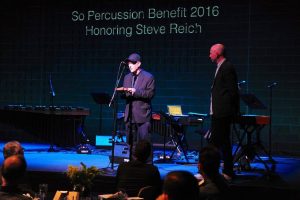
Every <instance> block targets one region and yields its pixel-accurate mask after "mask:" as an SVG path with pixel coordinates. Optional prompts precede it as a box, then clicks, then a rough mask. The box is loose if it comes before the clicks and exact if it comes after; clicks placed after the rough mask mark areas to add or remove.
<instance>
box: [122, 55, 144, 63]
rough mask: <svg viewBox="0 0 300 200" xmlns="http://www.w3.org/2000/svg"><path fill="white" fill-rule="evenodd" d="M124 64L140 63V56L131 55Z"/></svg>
mask: <svg viewBox="0 0 300 200" xmlns="http://www.w3.org/2000/svg"><path fill="white" fill-rule="evenodd" d="M126 62H132V63H136V62H141V56H140V55H139V54H138V53H132V54H130V55H129V56H128V58H126Z"/></svg>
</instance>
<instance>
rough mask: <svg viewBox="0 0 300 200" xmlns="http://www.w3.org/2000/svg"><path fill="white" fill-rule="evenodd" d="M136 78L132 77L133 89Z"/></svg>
mask: <svg viewBox="0 0 300 200" xmlns="http://www.w3.org/2000/svg"><path fill="white" fill-rule="evenodd" d="M136 79H137V76H133V77H132V87H133V88H134V85H135V82H136Z"/></svg>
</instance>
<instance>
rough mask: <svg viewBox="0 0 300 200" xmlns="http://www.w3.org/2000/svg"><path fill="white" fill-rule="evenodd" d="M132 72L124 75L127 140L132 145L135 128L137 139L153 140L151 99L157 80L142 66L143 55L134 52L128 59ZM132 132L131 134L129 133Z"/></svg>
mask: <svg viewBox="0 0 300 200" xmlns="http://www.w3.org/2000/svg"><path fill="white" fill-rule="evenodd" d="M126 63H127V64H128V67H129V70H130V73H128V74H127V75H126V76H125V77H124V82H123V90H124V91H125V99H126V108H125V118H124V120H125V123H126V127H127V134H128V135H127V136H130V137H127V142H128V143H129V144H131V145H132V142H133V141H132V140H131V139H132V134H130V133H133V130H135V131H136V133H137V135H136V140H137V141H138V140H148V141H151V137H150V130H151V123H150V122H151V116H152V106H151V100H152V98H153V97H154V93H155V80H154V77H153V75H152V74H150V73H149V72H147V71H145V70H144V69H142V68H141V64H142V63H141V56H140V55H139V54H137V53H132V54H131V55H129V57H128V58H127V59H126ZM129 134H130V135H129Z"/></svg>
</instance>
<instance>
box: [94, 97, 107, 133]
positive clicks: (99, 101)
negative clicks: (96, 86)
mask: <svg viewBox="0 0 300 200" xmlns="http://www.w3.org/2000/svg"><path fill="white" fill-rule="evenodd" d="M91 96H92V97H93V100H94V101H95V102H96V103H97V104H99V106H100V113H99V133H101V132H102V105H108V104H109V101H110V95H109V94H108V93H91Z"/></svg>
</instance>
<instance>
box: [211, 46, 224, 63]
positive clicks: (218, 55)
mask: <svg viewBox="0 0 300 200" xmlns="http://www.w3.org/2000/svg"><path fill="white" fill-rule="evenodd" d="M209 57H210V59H211V61H212V62H215V63H218V62H219V61H220V60H222V59H223V58H224V57H225V46H224V45H223V44H214V45H212V46H211V48H210V52H209Z"/></svg>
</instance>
